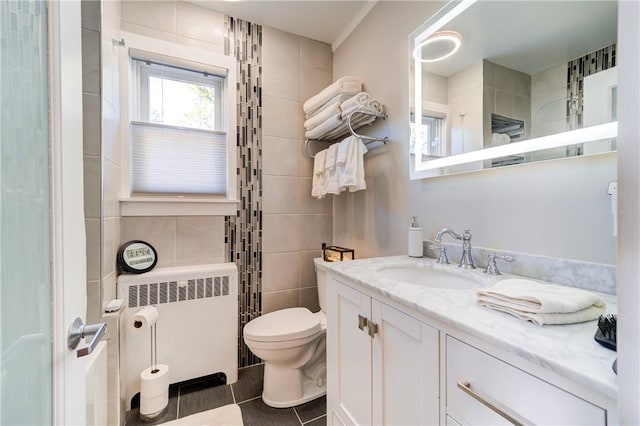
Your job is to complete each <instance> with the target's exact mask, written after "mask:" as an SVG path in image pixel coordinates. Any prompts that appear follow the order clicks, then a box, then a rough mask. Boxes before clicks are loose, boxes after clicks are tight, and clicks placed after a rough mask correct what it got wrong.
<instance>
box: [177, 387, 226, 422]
mask: <svg viewBox="0 0 640 426" xmlns="http://www.w3.org/2000/svg"><path fill="white" fill-rule="evenodd" d="M179 401H180V405H179V407H178V418H181V417H185V416H190V415H191V414H195V413H199V412H201V411H206V410H211V409H212V408H218V407H222V406H223V405H227V404H233V396H232V395H231V387H230V386H227V385H216V383H215V382H211V381H203V382H198V383H193V384H189V385H186V386H180V399H179Z"/></svg>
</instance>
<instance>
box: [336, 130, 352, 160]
mask: <svg viewBox="0 0 640 426" xmlns="http://www.w3.org/2000/svg"><path fill="white" fill-rule="evenodd" d="M353 139H356V137H355V136H349V137H348V138H345V139H344V140H343V141H342V142H340V143H339V144H338V155H337V156H336V166H338V167H344V166H345V164H346V162H347V156H348V155H349V149H350V148H351V143H352V141H353Z"/></svg>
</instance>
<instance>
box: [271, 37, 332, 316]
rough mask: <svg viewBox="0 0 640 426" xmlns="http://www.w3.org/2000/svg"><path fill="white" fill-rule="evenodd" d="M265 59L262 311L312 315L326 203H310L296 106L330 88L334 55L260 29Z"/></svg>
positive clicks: (327, 227) (325, 236)
mask: <svg viewBox="0 0 640 426" xmlns="http://www.w3.org/2000/svg"><path fill="white" fill-rule="evenodd" d="M263 58H264V60H263V76H264V88H263V90H264V95H265V96H264V122H263V135H264V136H263V147H262V152H263V176H264V181H263V205H264V216H263V229H264V231H263V249H264V257H263V288H262V290H263V293H262V301H263V303H262V307H263V313H268V312H271V311H273V310H276V309H282V308H286V307H293V306H306V307H307V308H309V309H311V310H313V311H314V312H315V311H317V310H318V302H317V287H316V279H315V271H314V266H313V258H314V257H317V256H319V254H320V247H321V244H322V243H323V242H326V243H331V205H332V200H331V198H326V199H324V200H316V199H313V198H312V197H311V176H312V170H313V161H312V160H311V159H310V158H309V157H308V156H307V155H306V154H304V151H303V144H304V127H303V124H304V120H305V118H304V115H303V112H302V104H303V103H304V101H306V100H307V99H308V98H310V97H311V96H313V95H315V94H317V93H318V92H320V91H321V90H322V89H324V88H325V87H326V86H327V85H329V84H331V81H332V72H333V65H332V60H333V54H332V52H331V47H330V46H329V45H327V44H324V43H320V42H317V41H314V40H309V39H306V38H303V37H298V36H295V35H293V34H289V33H285V32H283V31H279V30H275V29H273V28H264V29H263ZM296 85H297V87H296ZM315 148H317V149H322V148H324V145H323V144H318V145H315Z"/></svg>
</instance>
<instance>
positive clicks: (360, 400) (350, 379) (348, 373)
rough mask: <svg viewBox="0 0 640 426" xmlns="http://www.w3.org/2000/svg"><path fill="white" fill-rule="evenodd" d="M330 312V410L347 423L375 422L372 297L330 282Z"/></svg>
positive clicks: (328, 317) (328, 374)
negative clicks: (369, 323)
mask: <svg viewBox="0 0 640 426" xmlns="http://www.w3.org/2000/svg"><path fill="white" fill-rule="evenodd" d="M327 285H328V293H327V295H328V306H327V309H328V312H327V356H328V358H327V380H328V393H329V400H328V408H329V409H330V410H332V411H333V412H335V414H337V415H338V417H339V418H340V419H341V421H342V422H344V423H345V424H357V425H370V424H372V423H371V338H370V337H369V335H368V334H367V328H366V326H364V327H363V329H362V330H361V329H360V328H359V327H358V325H359V321H358V319H359V316H361V317H362V318H370V311H371V298H369V297H368V296H366V295H364V294H362V293H360V292H358V291H356V290H354V289H352V288H351V287H348V286H346V285H343V284H341V283H339V282H338V281H335V280H333V279H330V280H329V282H328V283H327Z"/></svg>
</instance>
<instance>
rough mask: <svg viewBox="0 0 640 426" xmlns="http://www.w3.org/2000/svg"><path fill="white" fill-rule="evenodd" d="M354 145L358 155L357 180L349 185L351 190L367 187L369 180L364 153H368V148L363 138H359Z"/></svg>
mask: <svg viewBox="0 0 640 426" xmlns="http://www.w3.org/2000/svg"><path fill="white" fill-rule="evenodd" d="M352 145H355V146H356V148H357V149H356V151H355V156H356V159H355V161H356V181H355V183H354V184H353V185H349V186H348V188H349V192H356V191H361V190H363V189H367V182H366V181H365V178H364V155H365V154H366V153H367V151H368V149H367V147H366V146H365V145H364V142H362V139H359V138H357V140H356V143H353V144H352Z"/></svg>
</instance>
